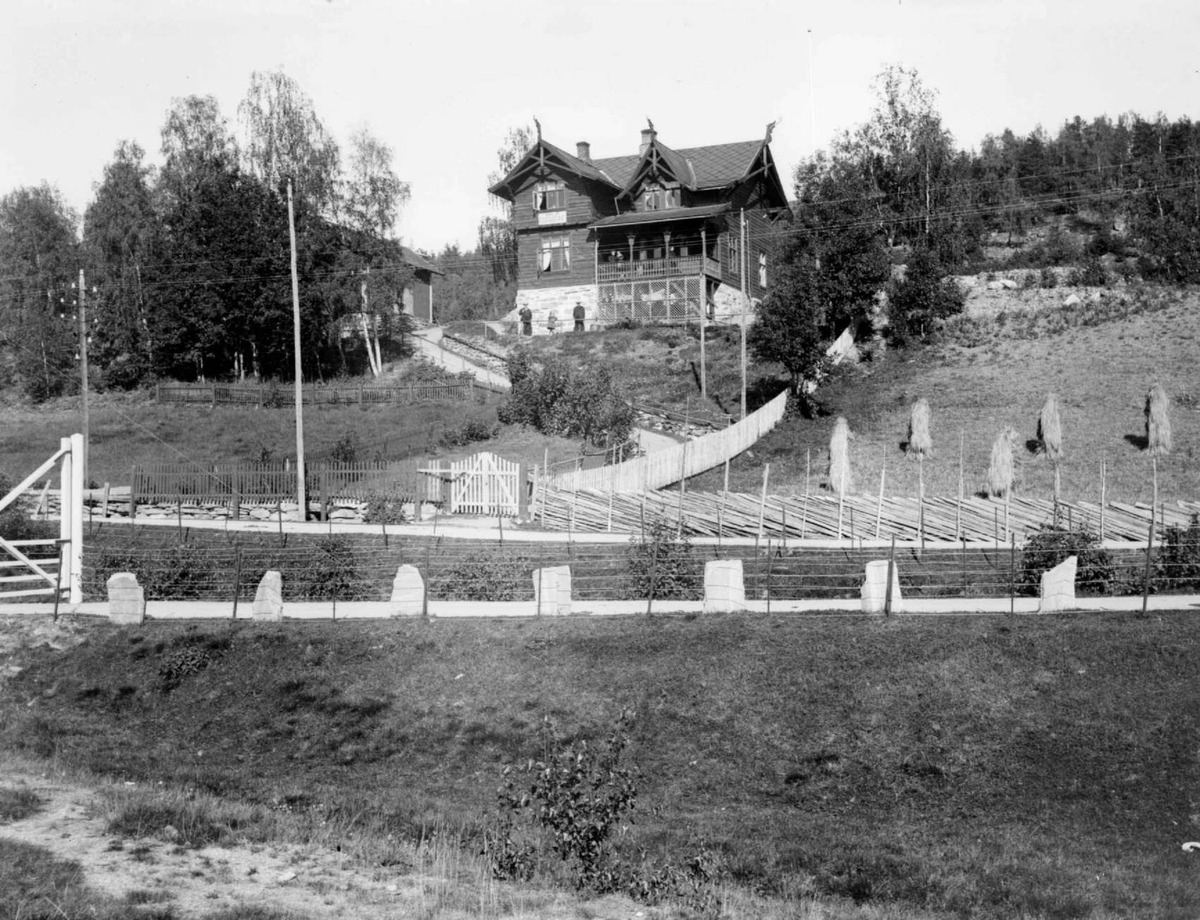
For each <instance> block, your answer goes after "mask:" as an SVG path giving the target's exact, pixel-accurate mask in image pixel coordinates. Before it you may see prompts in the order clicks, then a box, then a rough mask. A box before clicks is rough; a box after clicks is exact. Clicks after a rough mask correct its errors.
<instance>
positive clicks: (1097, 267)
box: [1068, 256, 1108, 287]
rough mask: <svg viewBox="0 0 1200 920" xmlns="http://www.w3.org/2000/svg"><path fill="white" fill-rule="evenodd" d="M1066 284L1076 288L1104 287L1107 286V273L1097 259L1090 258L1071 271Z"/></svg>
mask: <svg viewBox="0 0 1200 920" xmlns="http://www.w3.org/2000/svg"><path fill="white" fill-rule="evenodd" d="M1068 283H1069V284H1073V285H1075V286H1076V287H1104V286H1105V285H1106V284H1108V271H1107V270H1105V268H1104V263H1103V262H1101V261H1100V259H1099V258H1098V257H1096V256H1092V257H1090V258H1088V259H1085V260H1084V262H1083V265H1081V266H1079V267H1078V268H1073V269H1072V270H1071V274H1070V275H1069V277H1068Z"/></svg>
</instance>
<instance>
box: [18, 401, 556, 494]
mask: <svg viewBox="0 0 1200 920" xmlns="http://www.w3.org/2000/svg"><path fill="white" fill-rule="evenodd" d="M499 404H500V401H499V399H498V398H496V397H493V398H492V400H491V401H490V402H488V403H486V404H480V403H470V402H428V403H420V402H419V403H415V404H412V405H401V406H391V407H389V406H367V407H365V408H360V407H358V406H338V407H333V406H318V407H310V408H307V409H305V412H304V435H305V452H306V455H307V456H308V457H310V458H313V457H322V456H326V457H327V456H328V455H329V453H330V451H331V450H332V449H333V448H334V446H335V445H336V444H337V443H338V441H340V440H341V439H343V438H347V437H349V438H350V439H352V440H353V441H354V443H356V444H357V445H358V453H359V457H360V458H361V459H365V460H369V459H372V458H374V457H376V456H379V457H382V458H386V459H389V460H394V459H404V458H407V457H415V456H438V457H443V458H457V457H460V456H468V455H470V454H472V453H475V452H476V451H478V450H490V451H492V452H493V453H497V454H500V455H502V456H505V457H508V458H510V459H513V460H520V461H525V462H528V463H530V464H533V463H539V464H540V463H542V462H543V461H542V458H543V456H544V452H545V451H549V453H550V458H551V461H552V462H554V461H555V460H565V459H567V458H570V457H574V456H577V455H578V453H579V445H578V443H577V442H574V441H570V440H567V439H566V438H553V437H546V436H544V435H541V434H538V433H537V432H534V431H531V430H528V429H524V428H522V427H519V426H501V427H500V431H499V434H498V436H497V437H495V438H492V439H490V440H488V441H481V442H474V443H472V444H468V445H466V446H464V447H459V448H447V447H444V446H443V445H442V443H441V442H442V439H443V438H444V437H446V435H447V433H451V434H452V433H453V431H454V430H455V429H458V428H461V427H462V426H463V425H465V424H466V423H468V422H471V421H480V422H483V423H485V424H487V425H489V426H496V425H497V422H496V408H497V406H499ZM89 409H90V431H91V438H90V441H91V450H90V454H89V458H88V467H89V477H90V478H91V479H93V480H95V481H96V482H99V483H103V482H111V483H113V484H114V485H127V484H128V483H129V475H130V469H131V467H132V466H133V464H135V463H179V462H185V461H190V462H193V463H197V464H199V465H201V466H211V465H212V464H214V463H235V462H243V463H248V462H257V461H258V460H260V459H262V458H263V457H264V456H270V457H271V458H273V459H275V460H281V459H283V458H284V457H294V456H295V454H296V429H295V416H294V414H293V412H292V410H291V409H290V408H287V409H242V408H236V407H219V408H216V409H210V408H207V407H203V406H160V405H157V404H155V403H154V401H153V399H152V398H148V397H147V396H145V395H143V394H140V393H139V394H128V395H122V394H103V395H100V396H98V397H93V399H92V400H91V405H90V407H89ZM81 425H82V420H81V415H80V403H79V400H78V399H77V398H70V399H61V400H56V401H54V402H52V403H49V404H47V405H44V406H40V407H37V408H36V409H28V408H15V407H14V408H7V409H3V410H0V427H2V428H3V430H4V431H5V432H12V433H13V436H12V437H4V438H3V439H0V471H3V472H7V473H8V475H9V477H10V478H13V479H14V480H18V481H19V480H20V479H21V478H23V477H24V476H25V475H26V474H28V473H29V472H31V471H32V470H34V469H36V468H37V466H38V465H39V464H41V463H42V462H43V461H44V460H45V459H46V458H47V457H49V456H50V455H51V454H52V453H53V452H54V451H56V450H57V449H58V444H59V439H60V438H63V437H65V436H67V435H70V434H72V433H74V432H77V431H81V430H82V428H81Z"/></svg>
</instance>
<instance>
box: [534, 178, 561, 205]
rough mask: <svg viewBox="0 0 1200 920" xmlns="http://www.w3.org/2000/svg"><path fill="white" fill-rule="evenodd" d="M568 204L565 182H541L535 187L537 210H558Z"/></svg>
mask: <svg viewBox="0 0 1200 920" xmlns="http://www.w3.org/2000/svg"><path fill="white" fill-rule="evenodd" d="M566 206H567V186H566V183H565V182H561V181H560V182H539V183H538V184H537V185H535V186H534V187H533V209H534V210H535V211H558V210H561V209H563V208H565V207H566Z"/></svg>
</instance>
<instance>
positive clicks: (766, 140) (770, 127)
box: [763, 118, 783, 144]
mask: <svg viewBox="0 0 1200 920" xmlns="http://www.w3.org/2000/svg"><path fill="white" fill-rule="evenodd" d="M781 121H783V119H782V118H776V119H775V120H774V121H773V122H771V123H770V124H769V125H767V136H766V137H764V138H763V143H764V144H769V143H771V133H772V132H773V131H774V130H775V126H776V125H777V124H779V123H780V122H781Z"/></svg>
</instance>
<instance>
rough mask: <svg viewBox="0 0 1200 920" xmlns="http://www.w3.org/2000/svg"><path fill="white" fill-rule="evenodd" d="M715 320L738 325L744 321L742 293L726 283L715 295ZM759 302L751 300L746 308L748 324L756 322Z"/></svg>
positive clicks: (722, 284)
mask: <svg viewBox="0 0 1200 920" xmlns="http://www.w3.org/2000/svg"><path fill="white" fill-rule="evenodd" d="M712 301H713V319H715V320H718V321H720V322H724V323H733V324H735V325H736V324H738V323H740V322H741V320H742V292H741V291H740V290H738V289H737V288H735V287H732V286H730V285H728V284H726V283H725V282H723V281H722V282H721V283H720V284H718V285H717V289H716V291H715V292H714V293H713V298H712ZM757 307H758V301H756V300H751V301H750V303H749V305H748V306H747V308H746V323H747V325H749V324H750V323H752V322H754V314H755V310H756V308H757Z"/></svg>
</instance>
